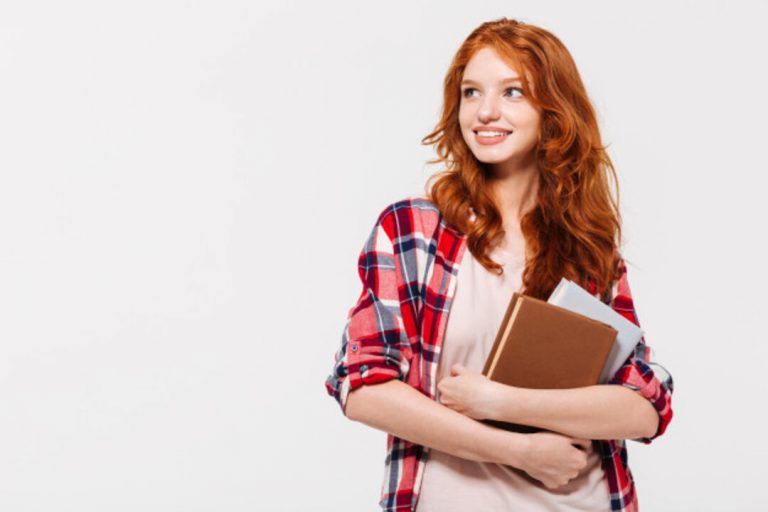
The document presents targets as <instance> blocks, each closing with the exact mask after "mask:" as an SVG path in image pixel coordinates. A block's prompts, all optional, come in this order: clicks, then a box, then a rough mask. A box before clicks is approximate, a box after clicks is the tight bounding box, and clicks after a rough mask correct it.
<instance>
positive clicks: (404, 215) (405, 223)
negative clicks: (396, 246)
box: [377, 195, 441, 238]
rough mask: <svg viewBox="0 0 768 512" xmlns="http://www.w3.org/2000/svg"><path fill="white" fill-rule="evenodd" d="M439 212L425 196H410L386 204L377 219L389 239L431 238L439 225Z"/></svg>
mask: <svg viewBox="0 0 768 512" xmlns="http://www.w3.org/2000/svg"><path fill="white" fill-rule="evenodd" d="M440 218H441V216H440V210H439V209H438V207H437V205H435V203H433V202H432V201H431V200H430V199H429V198H428V197H427V196H425V195H411V196H406V197H404V198H402V199H398V200H397V201H394V202H392V203H389V204H387V205H386V206H385V207H384V209H383V210H382V211H381V213H380V214H379V216H378V218H377V224H378V225H380V226H382V227H383V228H384V230H385V231H386V232H387V234H389V235H390V236H391V237H393V238H394V237H403V236H409V235H415V236H420V237H424V238H427V237H431V236H433V235H434V233H435V231H436V230H437V228H438V226H439V224H440Z"/></svg>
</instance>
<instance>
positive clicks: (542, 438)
mask: <svg viewBox="0 0 768 512" xmlns="http://www.w3.org/2000/svg"><path fill="white" fill-rule="evenodd" d="M526 438H527V439H528V442H527V443H525V448H524V449H523V450H522V453H521V454H520V460H521V461H522V465H521V466H520V469H522V470H523V471H525V472H526V473H528V474H529V475H531V476H532V477H533V478H535V479H536V480H538V481H540V482H541V483H543V484H544V485H545V486H546V487H547V488H549V489H556V488H558V487H560V486H563V485H565V484H567V483H568V482H569V481H571V480H573V479H574V478H576V477H577V476H578V475H579V473H580V472H581V470H582V469H584V468H585V467H586V465H587V450H589V449H590V447H591V444H592V443H591V441H589V440H587V439H580V438H577V437H570V436H565V435H562V434H558V433H556V432H547V431H544V432H535V433H533V434H526ZM574 444H576V445H579V446H580V447H581V448H583V450H582V449H580V448H576V447H574V446H573V445H574Z"/></svg>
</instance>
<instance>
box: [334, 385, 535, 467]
mask: <svg viewBox="0 0 768 512" xmlns="http://www.w3.org/2000/svg"><path fill="white" fill-rule="evenodd" d="M347 417H348V418H349V419H351V420H353V421H358V422H361V423H364V424H366V425H368V426H370V427H373V428H376V429H378V430H383V431H384V432H388V433H391V434H393V435H395V436H397V437H399V438H401V439H406V440H408V441H410V442H412V443H416V444H420V445H422V446H428V447H430V448H434V449H436V450H440V451H442V452H445V453H450V454H451V455H454V456H456V457H461V458H463V459H469V460H475V461H481V462H496V463H500V464H509V465H511V466H515V467H521V465H522V464H521V463H522V461H521V459H520V455H521V454H522V453H523V451H524V449H525V445H526V443H527V438H526V436H525V435H524V434H518V433H515V432H508V431H505V430H501V429H497V428H494V427H491V426H489V425H486V424H484V423H481V422H479V421H476V420H474V419H472V418H469V417H467V416H464V415H463V414H461V413H459V412H456V411H454V410H452V409H449V408H448V407H445V406H444V405H441V404H439V403H437V402H435V401H433V400H430V399H429V398H428V397H427V396H425V395H424V394H422V393H420V392H419V391H418V390H416V389H414V388H412V387H411V386H409V385H408V384H406V383H404V382H402V381H400V380H397V379H393V380H389V381H387V382H383V383H381V384H374V385H368V386H362V387H360V388H358V389H356V390H354V391H352V392H350V393H349V396H348V397H347Z"/></svg>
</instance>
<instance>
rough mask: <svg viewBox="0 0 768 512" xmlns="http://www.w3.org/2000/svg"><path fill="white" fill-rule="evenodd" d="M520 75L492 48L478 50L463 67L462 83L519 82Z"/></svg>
mask: <svg viewBox="0 0 768 512" xmlns="http://www.w3.org/2000/svg"><path fill="white" fill-rule="evenodd" d="M521 78H522V77H521V75H520V73H519V72H518V70H516V69H515V68H514V67H512V65H511V64H507V61H505V60H504V59H503V58H502V57H501V56H500V55H499V54H498V53H497V52H496V51H495V50H493V49H492V48H487V47H486V48H481V49H480V50H478V51H477V52H476V53H475V54H474V55H473V56H472V58H471V59H469V62H468V63H467V66H466V67H465V68H464V75H463V77H462V84H463V83H475V84H478V83H483V84H488V85H493V84H504V83H510V82H520V81H521Z"/></svg>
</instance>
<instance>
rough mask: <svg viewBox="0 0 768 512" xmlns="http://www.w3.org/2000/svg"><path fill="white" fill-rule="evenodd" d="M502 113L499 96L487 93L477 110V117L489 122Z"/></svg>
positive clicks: (481, 120)
mask: <svg viewBox="0 0 768 512" xmlns="http://www.w3.org/2000/svg"><path fill="white" fill-rule="evenodd" d="M499 115H500V109H499V101H498V98H496V97H494V95H493V94H486V95H485V97H483V101H482V103H481V104H480V108H479V109H478V110H477V118H478V120H479V121H480V122H482V123H488V122H491V121H493V120H495V119H498V118H499Z"/></svg>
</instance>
